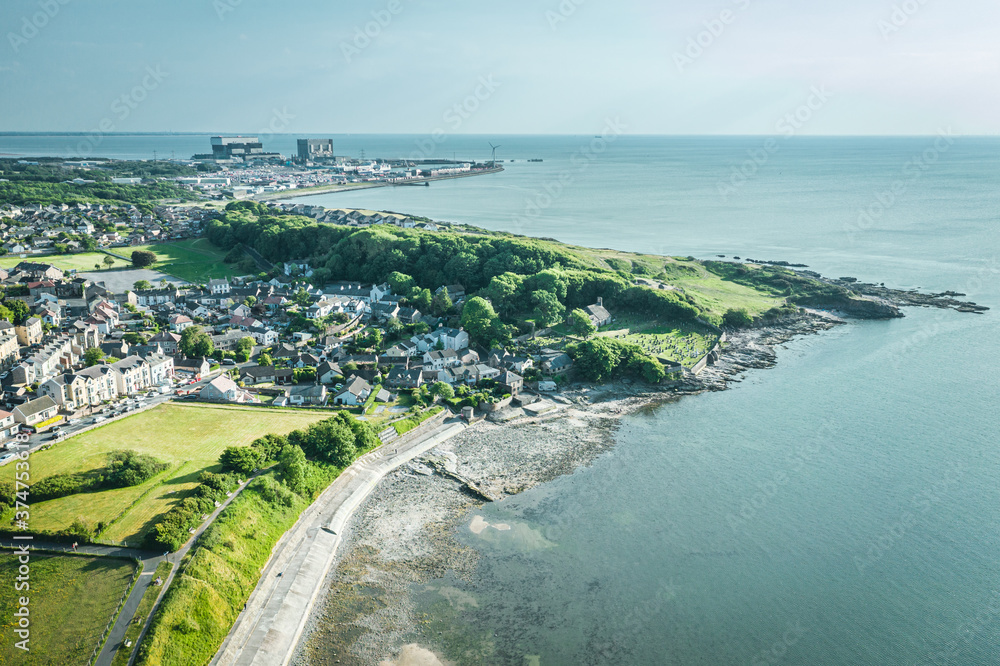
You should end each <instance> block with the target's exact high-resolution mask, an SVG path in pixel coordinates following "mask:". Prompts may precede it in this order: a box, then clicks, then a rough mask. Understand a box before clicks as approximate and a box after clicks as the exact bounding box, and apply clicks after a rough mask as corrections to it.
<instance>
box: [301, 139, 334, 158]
mask: <svg viewBox="0 0 1000 666" xmlns="http://www.w3.org/2000/svg"><path fill="white" fill-rule="evenodd" d="M298 143H299V160H301V161H303V162H308V161H309V160H315V159H332V158H333V139H299V142H298Z"/></svg>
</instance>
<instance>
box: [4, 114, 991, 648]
mask: <svg viewBox="0 0 1000 666" xmlns="http://www.w3.org/2000/svg"><path fill="white" fill-rule="evenodd" d="M293 138H294V137H290V136H286V137H276V138H275V142H276V148H274V149H279V150H282V151H283V152H286V153H290V152H292V147H293V146H294V143H293ZM196 139H197V140H196ZM490 140H493V143H494V144H496V143H500V144H501V148H500V150H499V151H498V158H501V159H505V160H517V161H516V162H505V163H504V167H505V169H506V171H505V172H504V173H501V174H497V175H492V176H483V177H475V178H467V179H462V180H455V181H444V182H435V183H434V184H432V186H431V187H428V188H415V187H397V188H381V189H371V190H363V191H355V192H345V193H339V194H330V195H322V196H313V197H303V198H301V199H300V200H301V201H302V202H306V203H312V204H323V205H327V206H335V207H358V208H371V209H379V210H395V211H398V212H405V213H408V214H415V215H425V216H428V217H432V218H435V219H441V220H446V221H455V222H464V223H469V224H475V225H479V226H482V227H486V228H490V229H497V230H507V231H512V232H515V233H521V234H526V235H535V236H546V237H555V238H557V239H559V240H562V241H566V242H570V243H577V244H581V245H588V246H596V247H613V248H618V249H622V250H630V251H641V252H654V253H661V254H670V255H683V256H686V255H694V256H697V257H699V258H711V257H714V256H716V255H719V254H722V255H725V256H727V257H733V256H734V255H736V256H742V257H744V258H746V257H752V258H756V259H773V260H785V261H790V262H793V263H804V264H808V265H809V266H810V267H811V268H812V269H813V270H817V271H819V272H822V273H824V274H827V275H833V276H838V277H839V276H855V277H858V278H861V279H864V280H869V281H876V282H885V283H886V284H887V285H888V286H893V287H897V288H919V289H922V290H925V291H932V292H938V291H944V290H949V289H954V290H956V291H960V292H963V293H966V294H968V298H969V299H970V300H974V301H976V302H978V303H981V304H983V305H988V306H990V307H992V308H994V310H992V311H991V312H989V313H987V314H985V315H972V314H960V313H957V312H953V311H941V310H931V309H908V310H907V311H906V312H907V317H906V318H905V319H902V320H893V321H885V322H855V323H851V324H850V325H847V326H842V327H838V328H836V329H834V330H832V331H829V332H827V333H824V334H821V335H819V336H815V337H810V338H807V339H800V340H796V341H793V342H790V343H788V344H787V345H785V346H784V347H783V348H782V349H781V350H780V351H779V356H778V359H779V362H778V366H777V367H776V368H774V369H770V370H763V371H751V372H749V373H748V374H747V375H746V376H745V379H744V380H743V381H742V382H740V383H737V384H735V385H734V388H733V389H732V390H729V391H725V392H722V393H714V394H708V395H703V396H697V397H693V398H686V399H684V400H682V401H681V402H679V403H677V404H672V405H668V406H664V407H661V408H657V409H655V410H651V411H648V412H644V413H642V414H638V415H634V416H630V417H628V418H626V419H625V420H624V422H623V424H622V427H621V429H620V431H619V433H618V434H617V437H616V439H617V446H616V447H615V448H614V449H613V450H612V451H611V452H610V453H608V454H606V455H604V456H602V457H601V458H599V459H598V460H597V461H596V462H595V463H594V464H593V465H591V466H589V467H587V468H584V469H581V470H578V471H577V472H576V473H574V474H572V475H569V476H565V477H562V478H559V479H557V480H555V481H552V482H551V483H547V484H544V485H542V486H539V487H537V488H535V489H533V490H529V491H527V492H525V493H523V494H522V495H519V496H516V497H512V498H509V499H508V500H506V501H504V502H502V503H499V504H492V505H487V506H485V507H483V508H482V510H481V511H479V512H477V513H479V514H481V515H483V516H484V517H485V518H486V520H488V521H489V522H491V523H493V522H503V523H508V524H511V525H514V526H516V527H517V528H518V529H513V530H510V531H509V532H495V531H494V530H487V531H486V532H484V533H483V534H484V535H489V538H488V539H486V538H483V537H480V536H476V535H474V534H472V533H471V532H467V531H465V530H464V529H463V530H461V532H460V534H461V538H462V539H464V540H465V541H466V542H467V543H468V544H470V545H471V546H473V547H475V548H477V549H478V550H479V551H480V554H481V559H480V565H479V569H478V571H477V576H476V581H477V582H476V583H475V584H471V585H468V584H467V585H466V587H467V590H468V591H469V592H470V593H471V594H473V595H474V596H475V597H476V599H477V602H478V607H477V608H474V609H466V610H465V611H464V612H463V613H461V614H459V615H458V616H449V621H451V622H454V623H455V625H456V626H455V630H458V631H467V632H468V633H469V634H470V635H486V636H492V637H493V640H494V641H495V644H496V646H497V659H496V663H510V664H524V663H538V664H541V665H543V666H546V665H551V664H567V665H570V664H574V665H575V664H710V665H721V664H961V665H979V664H998V663H1000V451H998V445H997V435H996V432H997V426H998V421H1000V409H998V407H997V403H998V400H997V398H998V383H1000V379H998V377H1000V360H998V359H1000V333H998V332H997V331H998V321H997V314H996V312H997V311H996V308H997V307H1000V287H998V280H1000V264H998V261H1000V256H998V255H1000V178H998V175H1000V140H997V139H994V138H956V137H953V136H951V135H950V134H949V132H948V131H947V129H943V130H942V131H941V133H940V135H938V136H929V137H910V138H786V137H783V136H778V137H770V138H768V137H733V138H729V137H727V138H723V137H633V136H613V135H612V136H607V137H605V138H603V139H598V138H596V137H591V136H585V137H584V136H580V137H571V136H560V137H503V138H502V140H496V138H495V137H467V136H461V137H449V138H448V141H447V142H446V143H441V144H439V145H437V146H435V147H434V149H433V150H432V151H431V152H432V153H435V154H434V156H436V157H447V158H449V159H450V158H452V157H456V158H458V159H480V160H484V159H488V158H489V146H488V145H487V142H488V141H490ZM60 142H62V143H60ZM335 142H336V145H338V146H340V147H341V150H338V152H339V153H341V154H351V155H353V156H357V155H356V154H355V153H357V154H360V150H362V149H364V150H366V154H367V155H368V156H371V157H399V156H407V155H410V154H411V153H413V152H414V151H415V150H416V147H417V146H419V145H420V144H421V142H423V143H424V145H426V137H420V136H406V137H404V136H398V137H385V136H368V137H363V136H352V137H335ZM63 143H65V140H64V138H62V137H60V138H59V139H53V138H51V137H42V138H34V139H32V138H30V137H24V136H18V137H14V138H11V137H9V136H3V137H0V152H8V153H9V152H17V153H21V154H25V155H29V154H31V155H40V154H47V153H46V152H45V151H46V150H49V151H52V152H51V154H58V151H57V148H58V147H59V146H61V145H62V144H63ZM202 143H204V144H205V146H207V145H208V137H207V136H205V137H195V138H192V137H190V136H186V137H181V138H178V137H149V136H142V137H117V136H115V137H109V138H108V140H107V142H106V143H104V150H106V151H107V152H108V154H109V155H110V156H116V157H151V156H152V155H151V151H152V150H153V149H156V150H158V151H159V154H160V155H161V156H164V151H165V150H172V149H171V148H170V147H169V146H171V145H173V146H175V148H173V150H184V151H191V152H205V151H207V149H206V148H204V147H201V144H202ZM279 143H280V144H281V145H277V144H279ZM155 146H158V147H155ZM154 147H155V148H154ZM59 150H61V148H59ZM147 153H150V154H148V155H147ZM532 158H536V159H542V160H543V161H542V162H528V161H527V160H528V159H532ZM543 444H544V443H543ZM468 518H469V520H471V519H472V515H471V514H470V516H468ZM525 530H535V531H537V533H538V534H539V535H540V536H541V537H542V538H541V539H527V540H517V539H515V538H514V537H513V536H511V537H510V538H509V539H506V540H505V535H516V534H524V533H525ZM539 544H542V545H543V546H544V547H539ZM451 584H455V583H454V581H451ZM425 596H426V595H424V596H420V595H418V599H423V598H425ZM428 608H430V605H428ZM445 656H447V655H445Z"/></svg>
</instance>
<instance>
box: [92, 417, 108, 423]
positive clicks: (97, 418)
mask: <svg viewBox="0 0 1000 666" xmlns="http://www.w3.org/2000/svg"><path fill="white" fill-rule="evenodd" d="M107 420H108V417H107V416H95V417H94V423H100V422H101V421H107Z"/></svg>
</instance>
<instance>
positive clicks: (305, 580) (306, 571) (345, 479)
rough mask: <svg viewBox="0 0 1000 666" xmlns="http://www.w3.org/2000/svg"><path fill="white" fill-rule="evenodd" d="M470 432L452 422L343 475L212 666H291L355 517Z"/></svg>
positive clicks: (303, 519) (286, 547)
mask: <svg viewBox="0 0 1000 666" xmlns="http://www.w3.org/2000/svg"><path fill="white" fill-rule="evenodd" d="M465 427H466V426H465V424H464V423H463V422H461V421H460V420H458V419H452V420H450V421H447V422H445V423H443V424H441V425H440V426H437V427H434V428H433V429H431V430H430V431H428V432H426V433H423V434H420V435H416V436H414V437H412V438H409V439H406V438H404V440H403V441H397V442H393V443H390V444H387V445H385V446H383V447H381V448H379V449H376V450H375V451H372V452H371V453H368V454H367V455H365V456H363V457H361V458H359V459H358V460H357V461H355V462H354V464H353V465H351V466H350V467H348V468H347V469H346V470H344V473H343V474H341V475H340V476H339V477H338V478H337V480H336V481H334V482H333V483H332V484H331V485H330V487H329V488H327V489H326V490H325V491H324V492H323V494H322V495H320V496H319V498H318V499H317V500H316V501H315V502H314V503H313V504H312V505H311V506H310V507H309V508H308V509H306V510H305V511H304V512H303V513H302V516H300V518H299V520H298V521H297V522H296V523H295V525H294V526H293V527H292V529H290V530H289V531H288V532H286V533H285V535H284V536H283V537H282V538H281V540H279V541H278V544H277V545H276V546H275V549H274V552H273V553H272V554H271V559H270V560H269V561H268V564H267V566H265V568H264V572H263V573H262V574H261V578H260V581H259V582H258V583H257V587H256V589H254V591H253V593H252V594H251V595H250V599H249V601H248V602H247V606H246V608H245V609H244V611H243V612H242V613H240V615H239V617H238V618H237V619H236V623H235V624H234V625H233V628H232V629H231V630H230V632H229V635H228V636H227V637H226V640H225V642H223V644H222V647H221V648H220V649H219V652H218V653H217V654H216V655H215V658H214V659H213V660H212V664H213V666H216V665H217V666H237V665H238V666H248V665H251V664H254V665H259V666H278V665H279V664H280V665H281V666H284V665H285V664H288V662H289V661H290V660H291V658H292V655H293V654H294V652H295V647H296V645H297V644H298V641H299V638H300V637H301V635H302V631H303V629H304V628H305V624H306V621H307V620H308V618H309V614H310V612H311V611H312V608H313V606H314V604H315V603H316V599H317V598H318V597H319V594H320V592H321V591H322V589H323V581H324V580H325V579H326V576H327V574H328V573H329V571H330V567H331V566H332V565H333V562H334V559H335V556H336V554H337V549H338V547H339V546H340V543H341V539H342V537H341V535H342V534H343V531H344V528H345V527H346V525H347V523H348V521H349V520H350V518H351V516H352V515H353V513H354V511H355V510H356V509H357V508H358V506H360V505H361V503H362V502H363V501H364V500H365V498H366V497H368V495H369V493H371V491H372V490H374V488H375V486H376V485H377V484H378V482H379V481H380V480H382V478H383V477H384V476H385V475H386V474H388V473H389V472H391V471H392V470H394V469H396V468H398V467H400V466H401V465H403V464H405V463H407V462H409V461H410V460H413V459H414V458H417V457H419V456H421V455H423V454H424V453H426V452H427V451H429V450H431V449H433V448H434V447H435V446H438V445H439V444H441V443H442V442H444V441H445V440H447V439H448V438H450V437H453V436H454V435H456V434H458V433H460V432H462V431H463V430H464V429H465Z"/></svg>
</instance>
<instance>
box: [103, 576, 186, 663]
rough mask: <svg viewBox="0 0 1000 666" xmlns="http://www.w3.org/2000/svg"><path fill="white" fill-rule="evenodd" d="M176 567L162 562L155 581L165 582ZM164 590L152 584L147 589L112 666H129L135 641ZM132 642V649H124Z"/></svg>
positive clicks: (154, 577) (154, 578)
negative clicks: (159, 579) (158, 579)
mask: <svg viewBox="0 0 1000 666" xmlns="http://www.w3.org/2000/svg"><path fill="white" fill-rule="evenodd" d="M173 567H174V565H173V564H171V563H170V562H160V563H159V564H158V565H157V567H156V571H155V572H154V573H153V580H154V581H155V580H156V579H157V578H161V579H163V581H164V582H166V580H167V576H168V575H170V570H171V569H173ZM162 590H163V588H162V587H161V586H159V585H154V584H150V585H149V587H147V588H146V592H145V593H144V594H143V595H142V601H140V602H139V607H138V608H136V610H135V615H134V616H133V618H132V623H131V624H129V625H128V629H126V630H125V638H124V639H123V640H122V647H121V648H119V649H118V651H117V652H115V658H114V660H113V661H112V662H111V666H128V660H129V657H131V656H132V650H134V649H135V648H136V645H135V641H136V639H138V638H139V633H140V632H142V627H143V625H145V624H146V618H147V617H148V616H149V613H150V611H152V610H153V605H154V604H155V603H156V599H157V598H158V597H159V596H160V592H161V591H162ZM129 641H132V647H124V646H125V644H126V643H128V642H129Z"/></svg>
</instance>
